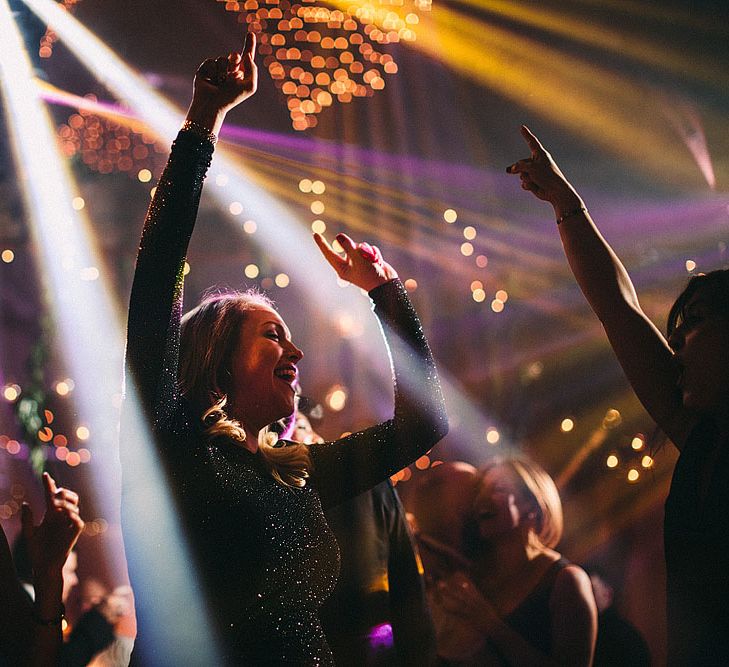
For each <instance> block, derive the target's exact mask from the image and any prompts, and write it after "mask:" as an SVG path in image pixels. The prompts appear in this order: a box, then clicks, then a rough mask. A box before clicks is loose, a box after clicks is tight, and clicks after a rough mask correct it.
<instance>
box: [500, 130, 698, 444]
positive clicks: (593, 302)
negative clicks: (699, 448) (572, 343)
mask: <svg viewBox="0 0 729 667" xmlns="http://www.w3.org/2000/svg"><path fill="white" fill-rule="evenodd" d="M521 132H522V135H523V136H524V139H525V140H526V142H527V144H528V146H529V149H530V150H531V157H529V158H526V159H524V160H519V161H518V162H516V163H514V164H513V165H511V166H510V167H509V168H508V169H507V171H508V172H509V173H510V174H519V177H520V179H521V186H522V188H523V189H524V190H528V191H530V192H532V193H533V194H534V195H535V196H536V197H537V198H539V199H541V200H543V201H547V202H549V203H550V204H552V206H553V207H554V213H555V217H556V219H557V225H558V227H559V233H560V237H561V239H562V245H563V247H564V251H565V254H566V256H567V261H568V262H569V265H570V268H571V269H572V273H573V274H574V276H575V278H576V280H577V283H578V285H579V286H580V289H581V290H582V293H583V294H584V295H585V297H586V298H587V301H588V302H589V304H590V306H591V307H592V309H593V311H595V314H596V315H597V316H598V318H599V319H600V321H601V322H602V325H603V327H604V329H605V332H606V333H607V336H608V339H609V341H610V344H611V345H612V348H613V350H614V351H615V354H616V355H617V357H618V361H619V362H620V365H621V366H622V367H623V370H624V371H625V374H626V375H627V377H628V380H629V381H630V384H631V385H632V386H633V389H634V390H635V393H636V394H637V395H638V398H639V399H640V401H641V403H643V405H644V407H645V408H646V410H647V411H648V412H649V414H650V415H651V417H653V419H654V420H655V422H656V423H657V424H658V426H660V428H661V429H662V430H663V431H664V432H665V433H666V434H667V435H668V436H669V437H670V438H671V440H672V441H673V442H674V443H675V444H676V446H677V447H679V448H680V447H681V446H682V445H683V443H684V441H685V439H686V437H687V436H688V433H689V431H690V430H691V428H692V426H693V425H694V418H693V417H692V416H691V415H690V414H689V413H688V412H687V411H686V410H685V409H684V408H683V405H682V401H681V392H680V391H679V389H678V387H677V385H676V382H677V381H678V378H679V370H678V366H677V365H676V363H675V360H674V357H673V353H672V351H671V348H670V347H669V345H668V342H667V341H666V339H665V338H664V337H663V336H662V335H661V333H660V331H659V330H658V329H657V328H656V326H655V325H654V324H653V322H651V321H650V319H649V318H648V317H647V316H646V314H645V313H644V312H643V310H642V309H641V307H640V303H639V302H638V296H637V294H636V292H635V288H634V287H633V283H632V282H631V280H630V276H629V275H628V272H627V271H626V270H625V267H624V266H623V264H622V262H621V261H620V259H619V258H618V256H617V255H616V254H615V252H614V251H613V249H612V248H611V247H610V246H609V245H608V243H607V241H606V240H605V239H604V238H603V236H602V234H600V231H599V230H598V229H597V227H596V226H595V223H594V222H593V221H592V218H591V217H590V214H589V213H588V211H587V208H586V207H585V204H584V202H583V201H582V198H581V197H580V196H579V194H577V192H576V190H575V189H574V188H573V187H572V185H571V184H570V183H569V182H568V181H567V179H566V178H565V176H564V174H562V172H561V170H560V169H559V167H558V166H557V164H556V163H555V162H554V160H553V159H552V156H551V155H550V154H549V153H548V152H547V151H546V150H545V148H544V147H543V146H542V144H541V143H540V142H539V140H538V139H537V138H536V137H535V136H534V135H533V134H532V133H531V132H530V131H529V129H528V128H527V127H525V126H522V129H521Z"/></svg>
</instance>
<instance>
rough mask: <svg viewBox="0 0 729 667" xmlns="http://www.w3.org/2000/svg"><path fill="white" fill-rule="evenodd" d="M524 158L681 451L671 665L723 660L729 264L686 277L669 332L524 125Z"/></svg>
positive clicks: (670, 560)
mask: <svg viewBox="0 0 729 667" xmlns="http://www.w3.org/2000/svg"><path fill="white" fill-rule="evenodd" d="M522 134H523V135H524V138H525V139H526V142H527V144H528V146H529V148H530V150H531V156H530V157H529V158H526V159H524V160H519V161H518V162H516V163H515V164H513V165H512V166H510V167H509V169H508V170H507V171H509V172H510V173H512V174H519V177H520V179H521V184H522V188H524V189H525V190H528V191H530V192H532V193H533V194H534V195H535V196H536V197H538V198H539V199H542V200H544V201H547V202H549V203H550V204H552V206H553V207H554V214H555V217H556V220H557V225H558V229H559V234H560V237H561V239H562V244H563V246H564V250H565V254H566V255H567V260H568V262H569V265H570V268H571V269H572V272H573V273H574V275H575V278H576V280H577V283H578V284H579V286H580V289H581V290H582V292H583V293H584V295H585V297H586V298H587V300H588V302H589V303H590V306H591V307H592V309H593V310H594V311H595V314H596V315H597V317H598V318H599V319H600V321H601V323H602V325H603V327H604V329H605V332H606V333H607V336H608V339H609V341H610V344H611V345H612V348H613V350H614V352H615V354H616V356H617V357H618V361H619V362H620V364H621V366H622V367H623V370H624V371H625V374H626V375H627V377H628V380H629V381H630V383H631V385H632V386H633V389H634V390H635V393H636V394H637V396H638V398H639V399H640V401H641V402H642V403H643V405H644V406H645V408H646V410H647V411H648V413H649V414H650V415H651V417H652V418H653V419H654V420H655V422H656V423H657V424H658V426H659V427H660V428H661V429H662V430H663V432H664V433H665V434H666V435H667V436H668V437H669V438H670V439H671V440H672V441H673V443H674V444H675V445H676V447H677V448H678V449H679V450H680V451H681V454H680V456H679V459H678V462H677V463H676V469H675V471H674V473H673V481H672V482H671V490H670V493H669V496H668V500H667V501H666V511H665V519H664V540H665V552H666V566H667V575H668V582H667V583H668V589H667V593H668V597H667V601H668V657H669V663H670V664H671V665H727V664H729V605H728V604H727V600H729V576H727V573H728V572H729V353H728V352H727V350H729V270H718V271H713V272H711V273H708V274H706V275H700V276H695V277H693V278H692V279H691V280H690V281H689V284H688V286H687V287H686V289H685V290H684V291H683V292H682V293H681V294H680V295H679V297H678V299H677V300H676V302H675V303H674V304H673V307H672V308H671V310H670V312H669V314H668V327H667V328H668V332H667V334H668V335H667V337H664V336H662V335H661V333H660V331H659V330H658V329H657V328H656V327H655V325H654V324H653V323H652V322H651V320H650V319H649V318H648V317H647V316H646V314H645V313H644V312H643V310H642V309H641V306H640V303H639V302H638V297H637V295H636V292H635V289H634V287H633V284H632V282H631V280H630V276H629V275H628V273H627V271H626V270H625V267H624V266H623V264H622V263H621V262H620V260H619V259H618V257H617V256H616V255H615V253H614V252H613V250H612V248H611V247H610V246H609V245H608V243H607V241H605V239H604V238H603V237H602V235H601V234H600V232H599V231H598V229H597V227H596V226H595V223H594V222H593V221H592V218H591V217H590V214H589V213H588V212H587V208H586V207H585V204H584V202H583V200H582V198H581V197H580V196H579V195H578V194H577V192H576V191H575V189H574V188H573V187H572V185H570V183H569V182H568V181H567V179H566V178H565V177H564V175H563V174H562V172H561V171H560V169H559V167H558V166H557V165H556V163H555V162H554V160H553V159H552V157H551V155H550V154H549V153H548V152H547V151H546V150H545V149H544V147H543V146H542V145H541V143H540V142H539V140H538V139H537V138H536V137H535V136H534V135H533V134H532V133H531V132H530V131H529V130H528V129H527V128H526V127H522Z"/></svg>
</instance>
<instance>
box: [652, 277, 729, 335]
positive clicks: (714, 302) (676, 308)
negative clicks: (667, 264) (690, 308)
mask: <svg viewBox="0 0 729 667" xmlns="http://www.w3.org/2000/svg"><path fill="white" fill-rule="evenodd" d="M699 290H700V291H701V292H702V293H704V294H705V295H706V296H707V297H708V301H709V302H710V304H711V307H712V309H713V310H714V312H715V313H716V314H718V315H721V316H724V317H729V269H719V270H717V271H711V272H710V273H702V274H699V275H698V276H693V277H692V278H691V280H689V282H688V285H686V288H685V289H684V290H683V292H681V294H679V296H678V298H677V299H676V301H675V303H674V304H673V306H671V310H670V311H669V313H668V320H667V323H666V333H667V334H668V336H669V338H670V337H671V335H672V334H673V332H674V331H675V330H676V329H677V328H678V327H679V326H680V325H681V323H682V322H683V320H684V318H685V312H686V306H687V305H688V303H689V301H691V298H692V297H693V296H694V295H695V294H696V293H697V292H698V291H699Z"/></svg>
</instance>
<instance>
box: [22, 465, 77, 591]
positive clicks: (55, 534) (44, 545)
mask: <svg viewBox="0 0 729 667" xmlns="http://www.w3.org/2000/svg"><path fill="white" fill-rule="evenodd" d="M43 489H44V491H45V497H46V512H45V515H44V517H43V521H41V523H40V525H38V526H34V525H33V512H32V510H31V509H30V506H29V505H23V509H22V514H21V523H22V530H23V537H24V538H25V540H26V544H27V545H28V553H29V556H30V561H31V564H32V566H33V574H34V577H44V576H56V575H59V576H60V573H61V569H62V568H63V564H64V563H65V562H66V559H67V558H68V554H69V553H70V551H71V549H73V546H74V544H76V540H77V539H78V537H79V535H80V534H81V531H82V530H83V528H84V522H83V520H82V519H81V516H80V515H79V511H78V495H77V494H76V493H74V492H73V491H71V490H70V489H64V488H58V487H57V486H56V482H55V480H54V479H53V477H51V476H50V475H49V474H48V473H43Z"/></svg>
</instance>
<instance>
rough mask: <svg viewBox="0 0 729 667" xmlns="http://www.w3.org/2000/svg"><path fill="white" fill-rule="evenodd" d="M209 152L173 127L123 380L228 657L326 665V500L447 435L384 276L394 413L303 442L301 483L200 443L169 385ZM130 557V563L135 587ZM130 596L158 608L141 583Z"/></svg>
mask: <svg viewBox="0 0 729 667" xmlns="http://www.w3.org/2000/svg"><path fill="white" fill-rule="evenodd" d="M212 153H213V146H212V144H211V143H209V142H208V141H206V140H203V139H200V138H198V137H197V136H196V135H195V134H193V133H190V132H185V131H183V132H180V134H179V135H178V137H177V140H176V141H175V144H174V145H173V148H172V153H171V155H170V159H169V162H168V164H167V167H166V169H165V171H164V173H163V175H162V178H161V179H160V182H159V184H158V186H157V190H156V193H155V196H154V198H153V201H152V204H151V206H150V209H149V212H148V214H147V219H146V221H145V225H144V231H143V234H142V240H141V244H140V249H139V255H138V258H137V267H136V273H135V277H134V284H133V287H132V295H131V302H130V309H129V324H128V342H127V371H128V377H129V379H131V380H132V381H133V382H134V383H135V386H136V389H137V391H138V394H139V396H140V401H141V403H142V407H143V409H144V411H145V413H146V415H147V419H148V422H149V423H150V426H151V428H152V431H153V434H154V439H155V441H156V445H157V449H158V451H159V455H160V456H161V458H162V460H163V461H164V464H165V467H166V472H167V475H168V479H169V481H170V484H171V486H172V489H173V492H174V495H175V497H176V501H177V507H178V509H179V512H180V514H181V517H182V523H183V525H184V528H185V530H186V533H187V537H188V540H189V542H190V544H191V547H192V551H193V553H194V556H195V559H196V562H197V574H198V576H199V577H200V579H201V581H202V583H203V590H204V591H205V595H206V601H207V603H208V608H209V610H210V613H211V615H212V616H213V619H212V620H213V623H214V627H215V628H216V630H217V632H218V634H219V638H220V641H221V643H222V651H223V653H224V654H225V656H226V660H227V662H228V663H230V664H245V665H249V664H250V665H262V664H269V665H270V664H300V665H328V664H332V658H331V653H330V651H329V648H328V646H327V643H326V639H325V637H324V634H323V631H322V629H321V624H320V622H319V619H318V615H317V611H318V608H319V606H320V605H321V603H322V601H323V600H324V599H325V598H326V597H327V595H328V594H329V592H330V591H331V590H332V588H333V586H334V584H335V582H336V578H337V573H338V569H339V553H338V549H337V544H336V541H335V539H334V536H333V535H332V533H331V531H330V530H329V528H328V526H327V523H326V521H325V519H324V514H323V511H322V508H323V507H328V506H333V505H336V504H338V503H340V502H342V501H343V500H345V499H347V498H350V497H352V496H355V495H357V494H358V493H361V492H362V491H364V490H366V489H368V488H370V487H372V486H374V485H375V484H377V483H379V482H381V481H382V480H384V479H386V478H387V477H388V476H389V475H391V474H393V473H395V472H396V471H397V470H399V469H401V468H402V467H403V466H405V465H407V464H408V463H410V462H411V461H413V460H415V459H416V458H417V457H418V456H420V455H422V454H423V453H425V452H426V451H427V450H428V449H430V448H431V447H432V446H433V445H434V444H435V443H436V442H437V441H438V440H439V439H440V438H441V437H443V435H445V432H446V431H447V421H446V415H445V409H444V403H443V397H442V394H441V391H440V386H439V382H438V378H437V375H436V371H435V366H434V363H433V359H432V357H431V354H430V351H429V349H428V345H427V341H426V340H425V337H424V335H423V332H422V329H421V327H420V323H419V321H418V319H417V316H416V314H415V312H414V310H413V308H412V306H411V305H410V302H409V300H408V298H407V295H406V292H405V290H404V288H403V286H402V284H401V283H400V282H399V281H391V282H388V283H386V284H384V285H382V286H380V287H378V288H376V289H374V290H372V292H371V293H370V297H371V298H372V301H373V304H374V311H375V313H376V314H377V316H378V318H379V319H380V322H381V325H382V329H383V331H384V333H385V337H386V340H387V343H388V347H389V350H390V354H391V359H392V364H393V372H394V376H395V411H394V417H393V419H391V420H389V421H387V422H384V423H382V424H379V425H377V426H375V427H373V428H370V429H367V430H365V431H361V432H359V433H355V434H353V435H351V436H348V437H347V438H344V439H343V440H339V441H336V442H332V443H326V444H323V445H316V446H315V447H313V448H312V450H311V458H312V463H313V471H312V476H311V478H310V479H309V480H308V483H307V485H306V487H305V488H303V489H291V488H284V487H283V486H281V485H279V484H277V483H276V482H275V481H274V480H273V478H272V477H271V476H270V474H269V473H268V472H267V471H266V470H265V468H264V466H263V463H262V461H261V459H260V456H259V455H257V454H252V453H251V452H250V451H248V450H247V449H245V448H242V447H240V446H237V445H235V444H233V443H227V442H213V443H211V442H207V441H206V440H205V439H204V437H203V435H202V432H201V422H200V416H199V415H196V414H193V413H192V410H191V408H190V406H189V405H188V404H187V402H186V401H185V400H184V399H183V398H182V397H180V396H179V394H178V391H177V366H178V356H179V340H180V318H181V312H182V286H183V266H184V261H185V255H186V252H187V247H188V243H189V240H190V236H191V234H192V230H193V227H194V224H195V218H196V215H197V209H198V204H199V199H200V194H201V190H202V185H203V180H204V178H205V174H206V171H207V169H208V167H209V165H210V161H211V158H212ZM403 378H407V386H404V381H403ZM413 389H414V390H415V391H410V390H413ZM123 450H124V442H123V439H122V456H123ZM124 469H125V474H126V473H127V471H128V468H127V467H126V464H125V468H124ZM131 546H132V545H128V549H127V550H128V552H129V551H132V549H131V548H130V547H131ZM134 560H135V561H136V562H139V560H138V558H137V557H136V556H135V559H134ZM137 566H138V565H136V564H135V563H132V564H131V565H130V570H131V572H130V574H131V577H132V583H133V584H134V578H135V577H134V569H135V567H137ZM135 595H136V597H137V598H138V600H139V601H140V602H139V603H140V606H141V607H144V608H145V609H154V600H144V599H143V598H144V595H145V591H144V590H136V591H135ZM171 611H172V610H156V609H155V613H159V614H162V615H164V613H166V612H171ZM140 640H141V643H142V644H143V643H144V618H142V620H141V625H140ZM142 648H143V654H144V656H145V659H144V664H145V665H146V664H148V663H151V664H165V659H164V647H151V651H150V647H148V646H143V647H142ZM156 651H158V653H157V652H156Z"/></svg>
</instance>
